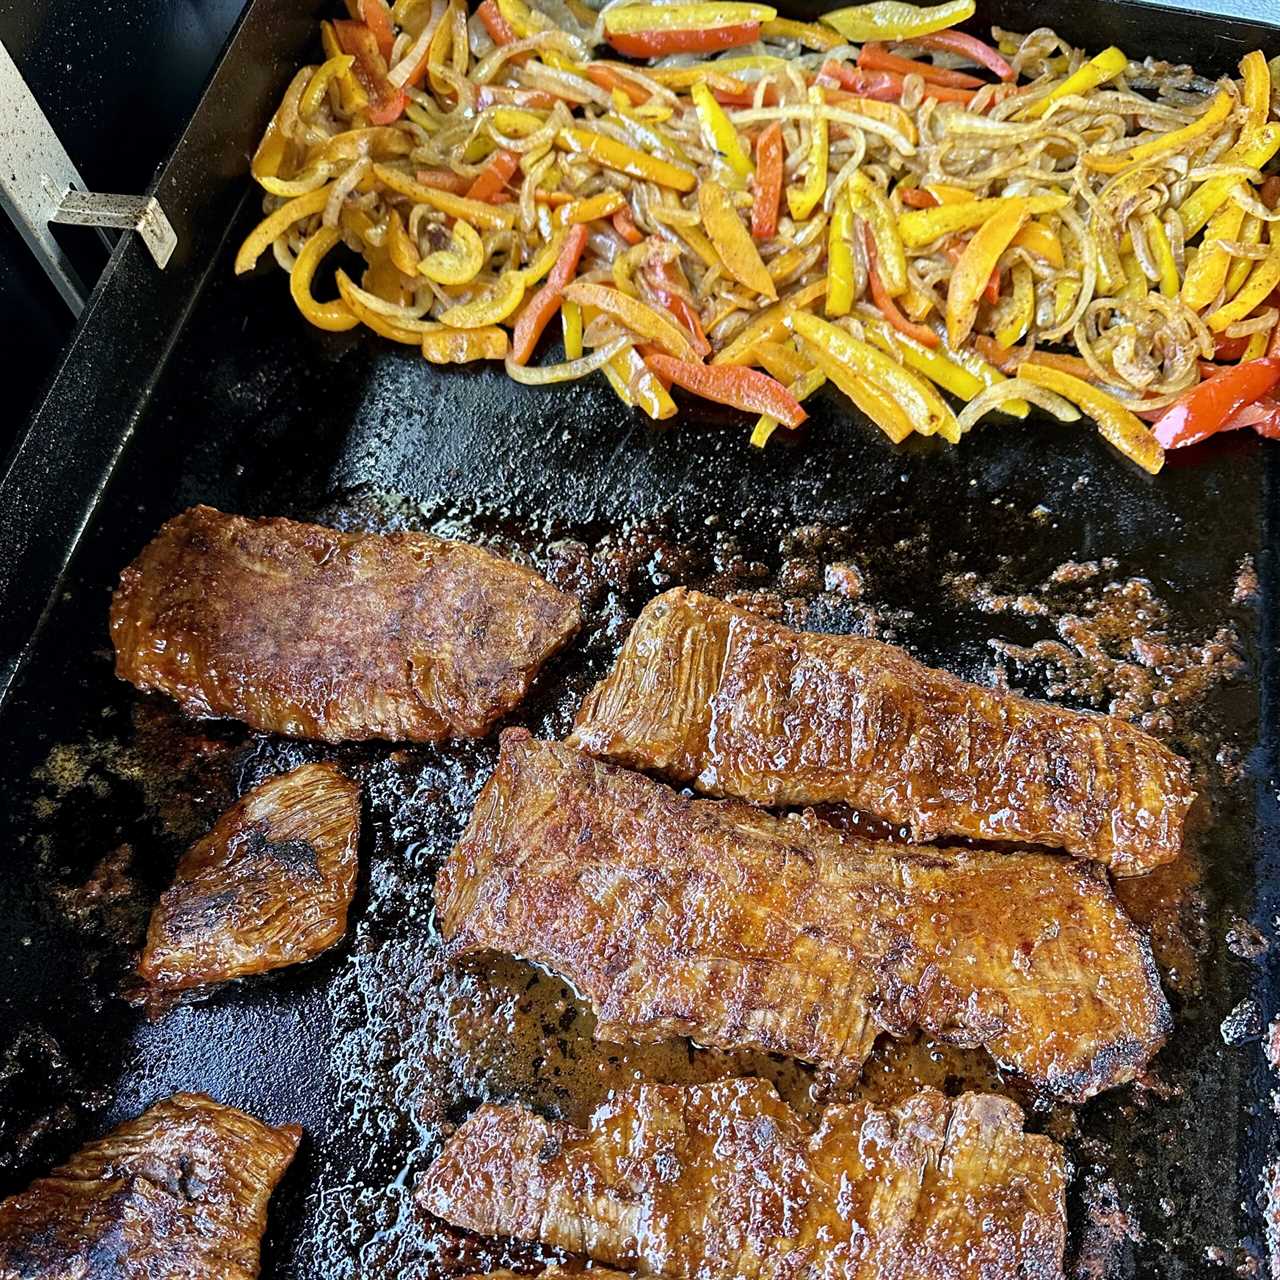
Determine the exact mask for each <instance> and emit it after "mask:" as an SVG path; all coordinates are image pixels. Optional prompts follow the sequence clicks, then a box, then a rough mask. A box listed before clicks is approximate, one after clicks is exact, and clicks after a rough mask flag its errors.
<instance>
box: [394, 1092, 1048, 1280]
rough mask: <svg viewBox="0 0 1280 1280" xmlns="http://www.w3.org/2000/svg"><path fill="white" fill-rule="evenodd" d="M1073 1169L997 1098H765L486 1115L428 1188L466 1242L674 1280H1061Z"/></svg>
mask: <svg viewBox="0 0 1280 1280" xmlns="http://www.w3.org/2000/svg"><path fill="white" fill-rule="evenodd" d="M1065 1165H1066V1161H1065V1157H1064V1156H1063V1153H1062V1151H1061V1150H1060V1149H1059V1148H1058V1146H1057V1145H1056V1144H1055V1143H1054V1142H1052V1141H1051V1140H1050V1139H1049V1138H1044V1137H1039V1136H1035V1135H1032V1134H1027V1133H1024V1132H1023V1130H1022V1112H1021V1111H1020V1110H1019V1109H1018V1107H1017V1106H1016V1105H1014V1104H1013V1103H1012V1102H1009V1101H1007V1100H1006V1099H1004V1098H997V1097H994V1096H992V1095H990V1094H978V1093H966V1094H962V1095H961V1096H960V1097H958V1098H946V1097H944V1096H943V1095H942V1094H941V1093H937V1092H935V1091H933V1090H925V1091H923V1092H921V1093H917V1094H915V1095H913V1096H912V1097H909V1098H907V1099H906V1100H904V1101H903V1102H901V1103H899V1104H898V1105H897V1106H895V1107H893V1108H890V1109H883V1110H882V1109H879V1108H877V1107H874V1106H872V1105H870V1104H869V1103H865V1102H859V1103H854V1104H852V1105H847V1106H834V1107H829V1108H827V1110H826V1111H825V1112H824V1113H823V1116H822V1120H821V1122H820V1124H819V1126H818V1129H817V1131H816V1132H815V1133H812V1134H811V1133H809V1132H808V1131H807V1130H806V1129H805V1128H804V1127H803V1126H802V1125H801V1123H800V1122H799V1120H798V1119H797V1117H796V1115H795V1113H794V1112H793V1111H791V1109H790V1108H789V1107H787V1106H786V1104H785V1103H783V1102H782V1100H781V1099H780V1098H779V1097H778V1095H777V1094H776V1093H775V1092H774V1089H773V1086H772V1085H770V1084H767V1083H766V1082H765V1081H763V1080H758V1079H739V1080H725V1081H721V1082H719V1083H717V1084H711V1085H701V1086H693V1087H689V1088H680V1087H677V1086H674V1085H641V1086H638V1087H634V1088H629V1089H624V1090H620V1091H619V1092H617V1093H615V1094H613V1095H612V1096H611V1097H610V1098H609V1099H608V1101H606V1102H605V1103H604V1104H603V1105H602V1106H601V1107H600V1109H599V1110H598V1111H597V1112H596V1113H595V1115H594V1116H593V1117H592V1119H591V1122H590V1125H589V1127H588V1128H587V1129H586V1130H582V1129H576V1128H574V1127H573V1126H571V1125H568V1124H565V1123H563V1122H561V1123H555V1122H550V1121H547V1120H544V1119H542V1118H541V1117H540V1116H537V1115H535V1114H534V1113H533V1112H531V1111H528V1110H526V1109H524V1108H523V1107H515V1106H482V1107H481V1108H480V1109H479V1110H478V1111H476V1112H475V1113H474V1114H473V1115H472V1116H471V1117H470V1118H469V1119H468V1120H467V1121H466V1122H465V1123H464V1124H463V1125H462V1127H461V1128H460V1129H459V1130H458V1132H457V1133H456V1134H454V1136H453V1137H452V1138H450V1139H449V1140H448V1142H446V1144H445V1147H444V1150H443V1151H442V1152H441V1154H440V1156H439V1158H438V1159H437V1160H436V1161H435V1163H434V1164H433V1165H432V1166H431V1167H430V1169H428V1171H427V1173H426V1174H425V1175H424V1178H423V1180H422V1181H421V1182H420V1183H419V1186H418V1189H417V1199H418V1203H419V1205H420V1206H421V1207H422V1208H424V1209H426V1210H427V1211H428V1212H430V1213H433V1214H435V1215H436V1216H437V1217H441V1218H444V1219H446V1220H447V1221H448V1222H451V1223H453V1224H454V1225H455V1226H459V1227H464V1228H466V1229H467V1230H470V1231H477V1232H480V1233H481V1234H484V1235H503V1236H515V1237H516V1238H518V1239H523V1240H529V1239H533V1240H540V1241H542V1242H543V1243H545V1244H549V1245H555V1246H558V1247H560V1248H564V1249H569V1250H572V1251H573V1252H575V1253H585V1254H587V1255H588V1256H589V1257H591V1258H594V1259H596V1260H597V1261H600V1262H604V1263H607V1264H609V1265H611V1266H616V1267H627V1268H634V1269H636V1270H638V1271H640V1272H641V1273H642V1274H645V1275H661V1276H665V1277H668V1278H669V1280H729V1278H730V1277H740V1276H751V1277H755V1280H784V1278H785V1277H794V1276H799V1275H805V1276H812V1277H841V1276H855V1275H856V1276H858V1277H862V1278H864V1280H891V1278H892V1277H900V1276H908V1275H910V1276H929V1277H931V1278H932V1280H1057V1278H1058V1277H1061V1275H1062V1254H1063V1247H1064V1240H1065V1235H1066V1224H1065V1206H1064V1203H1063V1192H1064V1185H1065V1182H1066V1167H1065Z"/></svg>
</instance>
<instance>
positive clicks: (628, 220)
mask: <svg viewBox="0 0 1280 1280" xmlns="http://www.w3.org/2000/svg"><path fill="white" fill-rule="evenodd" d="M609 221H610V222H612V223H613V229H614V230H615V231H616V232H617V233H618V234H619V235H620V236H621V237H622V238H623V239H624V240H625V241H626V242H627V243H628V244H629V245H631V246H633V247H634V246H635V245H638V244H639V243H640V242H641V241H642V240H643V239H644V232H643V231H641V230H640V228H639V227H637V226H636V221H635V219H634V218H633V217H632V216H631V210H630V209H628V208H627V206H626V205H625V204H624V205H623V206H622V208H621V209H618V210H617V211H616V212H615V213H614V215H613V217H612V218H610V219H609Z"/></svg>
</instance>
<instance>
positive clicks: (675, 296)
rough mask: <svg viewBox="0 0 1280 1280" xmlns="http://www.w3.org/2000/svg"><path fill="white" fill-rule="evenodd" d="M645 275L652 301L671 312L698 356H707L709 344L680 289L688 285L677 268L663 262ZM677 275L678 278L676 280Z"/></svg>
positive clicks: (696, 316) (693, 310)
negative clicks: (651, 291)
mask: <svg viewBox="0 0 1280 1280" xmlns="http://www.w3.org/2000/svg"><path fill="white" fill-rule="evenodd" d="M645 275H646V277H647V278H648V280H649V287H650V289H652V290H653V297H654V301H656V302H658V303H659V304H661V305H662V306H664V307H666V309H667V310H668V311H670V312H671V315H672V317H673V319H674V320H675V322H676V323H677V324H678V325H679V326H680V327H681V328H682V329H684V330H685V332H686V333H688V335H689V341H690V343H691V345H692V346H693V349H694V350H695V351H696V352H697V353H698V355H700V356H703V357H706V356H709V355H710V354H711V343H710V342H708V341H707V335H706V332H705V331H704V330H703V328H702V321H701V319H699V317H698V311H697V308H696V307H695V306H694V305H693V303H691V302H690V301H689V299H688V298H686V297H685V295H684V293H683V292H682V291H681V290H682V288H683V289H687V288H688V284H687V282H685V280H684V279H683V276H682V275H680V273H679V271H678V268H676V267H675V266H673V265H672V264H671V263H670V262H663V263H661V264H658V265H654V266H650V267H649V268H648V270H647V271H646V272H645ZM678 275H680V278H677V276H678ZM642 354H643V353H642Z"/></svg>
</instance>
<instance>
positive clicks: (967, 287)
mask: <svg viewBox="0 0 1280 1280" xmlns="http://www.w3.org/2000/svg"><path fill="white" fill-rule="evenodd" d="M996 203H997V204H998V205H1000V208H998V209H997V210H996V211H995V212H994V213H993V214H992V215H991V216H990V217H989V218H988V219H987V220H986V222H984V223H983V224H982V226H980V227H979V228H978V230H977V231H976V232H974V235H973V239H972V240H970V241H969V243H968V244H967V245H966V246H965V248H964V252H963V253H962V254H961V255H960V259H959V261H958V262H957V263H956V265H955V269H954V270H953V271H952V273H951V280H950V282H949V284H948V286H947V341H948V342H950V343H951V345H952V346H953V347H958V346H959V345H960V344H961V343H962V342H963V341H964V340H965V339H966V338H967V337H968V336H969V333H970V332H971V331H972V329H973V324H974V321H975V320H976V319H977V318H978V303H979V301H980V300H981V298H982V292H983V290H984V289H985V288H986V287H987V282H988V281H989V280H990V279H991V273H992V272H993V271H994V270H995V269H996V263H997V262H999V261H1000V255H1001V254H1002V253H1003V252H1004V251H1005V250H1006V249H1007V248H1008V247H1009V245H1010V243H1011V242H1012V240H1013V237H1014V236H1016V235H1017V234H1018V231H1019V229H1020V228H1021V226H1022V224H1023V223H1024V222H1026V220H1027V217H1028V213H1029V211H1028V209H1027V202H1026V201H1025V199H1018V198H1015V199H1012V200H999V201H996ZM956 207H957V208H961V209H963V208H965V207H966V206H964V205H958V206H956Z"/></svg>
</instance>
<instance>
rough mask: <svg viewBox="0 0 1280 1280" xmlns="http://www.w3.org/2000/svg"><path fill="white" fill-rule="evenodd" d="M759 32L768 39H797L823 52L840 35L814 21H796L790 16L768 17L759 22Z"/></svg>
mask: <svg viewBox="0 0 1280 1280" xmlns="http://www.w3.org/2000/svg"><path fill="white" fill-rule="evenodd" d="M760 34H761V35H762V36H764V37H765V38H766V39H770V40H798V41H799V42H800V43H801V44H802V45H803V46H804V47H805V48H806V49H816V50H818V51H819V52H823V51H825V50H827V49H834V48H835V47H836V45H838V44H839V43H840V42H841V41H840V37H839V36H837V35H834V34H833V33H832V32H830V31H828V30H827V29H826V28H825V27H820V26H818V24H817V23H816V22H796V21H795V20H794V19H792V18H769V19H767V20H766V21H765V22H762V23H761V24H760Z"/></svg>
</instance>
